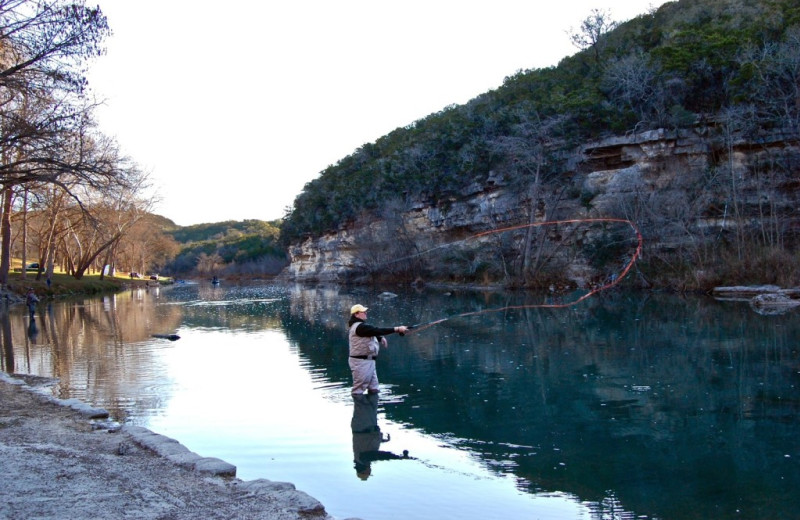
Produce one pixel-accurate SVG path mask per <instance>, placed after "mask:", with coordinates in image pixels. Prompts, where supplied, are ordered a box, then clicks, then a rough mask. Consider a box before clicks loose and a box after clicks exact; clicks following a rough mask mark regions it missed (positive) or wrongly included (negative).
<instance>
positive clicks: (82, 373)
mask: <svg viewBox="0 0 800 520" xmlns="http://www.w3.org/2000/svg"><path fill="white" fill-rule="evenodd" d="M389 290H394V292H396V293H397V297H393V298H382V297H381V296H380V295H381V293H382V292H384V288H381V289H375V290H372V289H363V288H362V289H357V290H345V289H343V288H339V287H314V288H308V287H301V286H291V287H279V286H272V285H249V286H230V287H226V286H225V284H222V285H221V286H219V287H212V286H211V285H210V284H199V285H185V286H174V287H171V288H168V289H150V290H149V291H145V290H137V291H133V292H129V293H122V294H119V295H116V296H115V297H106V298H97V299H87V300H83V301H78V302H63V303H56V304H51V305H49V306H42V307H41V308H40V314H39V315H37V317H36V320H35V327H33V328H32V327H31V326H30V325H31V324H30V322H29V320H28V318H27V316H26V315H25V313H24V312H23V310H24V309H14V310H13V311H12V312H11V314H10V315H5V318H6V319H5V320H4V321H6V325H5V328H4V330H7V333H6V334H4V350H3V352H4V355H3V358H2V359H3V369H4V370H6V371H9V372H22V373H32V374H36V375H42V376H47V377H57V378H58V379H59V383H58V385H56V386H55V387H54V391H55V392H56V394H57V395H58V396H59V397H64V398H66V397H78V398H81V399H84V400H86V401H88V402H90V403H92V404H94V405H97V406H102V407H104V408H106V409H108V410H109V411H111V413H112V415H113V416H114V417H115V418H116V419H117V420H119V421H124V422H129V423H133V424H138V425H142V426H146V427H148V428H150V429H152V430H154V431H156V432H159V433H162V434H164V435H167V436H170V437H173V438H176V439H178V440H179V441H180V442H182V443H183V444H184V445H186V446H187V447H189V449H191V450H193V451H195V452H197V453H199V454H201V455H203V456H214V457H219V458H222V459H224V460H226V461H228V462H231V463H233V464H235V465H236V466H237V468H238V476H239V478H242V479H245V480H250V479H255V478H267V479H270V480H277V481H289V482H293V483H294V484H295V485H296V486H297V487H298V489H301V490H303V491H305V492H307V493H309V494H310V495H312V496H314V497H315V498H317V499H319V500H320V501H321V502H322V503H323V504H324V505H325V506H326V509H327V510H328V512H329V513H330V514H332V515H333V516H335V517H337V518H347V517H350V516H357V517H360V518H364V519H365V520H382V519H395V518H397V519H408V518H414V519H429V518H430V519H434V518H435V519H446V518H453V519H455V518H458V519H492V518H498V519H500V518H502V519H504V520H508V519H517V518H519V519H534V518H552V519H556V518H557V519H606V518H613V519H624V518H638V519H684V518H703V519H707V518H717V519H726V518H748V519H754V518H770V519H777V518H795V517H796V511H797V510H798V506H800V503H798V502H800V499H798V498H797V497H796V495H797V493H796V490H797V489H798V484H800V464H798V462H799V461H800V415H798V411H799V408H800V354H799V345H800V343H799V342H798V338H800V325H798V319H797V318H798V314H797V311H790V312H789V313H787V314H784V315H778V316H763V315H760V314H758V313H756V312H754V311H753V310H752V309H751V308H750V306H749V305H748V304H747V303H746V302H721V301H715V300H712V299H709V298H704V297H678V296H674V295H664V294H643V293H626V292H613V293H602V294H601V295H598V296H596V297H593V298H590V299H588V300H586V301H584V302H582V303H581V304H579V305H577V306H574V307H567V308H562V309H538V308H525V309H508V310H498V309H503V308H506V307H510V306H515V307H518V306H526V305H535V304H538V303H543V302H551V301H552V300H548V299H546V298H545V297H543V296H535V295H520V294H505V293H476V292H453V293H443V292H437V291H408V292H406V291H400V290H397V289H391V288H390V289H389ZM570 297H571V296H570V295H567V296H565V297H564V299H565V300H569V298H570ZM354 303H362V304H364V305H367V306H368V307H370V313H369V319H370V323H373V324H376V325H386V326H391V325H399V324H425V323H429V322H432V321H436V320H439V319H442V318H448V317H449V318H450V319H447V320H445V321H443V322H441V323H438V324H436V325H434V326H431V327H429V328H425V329H423V330H419V331H418V332H414V333H412V334H409V335H407V336H405V337H399V336H397V335H393V336H390V337H389V348H388V349H385V350H382V352H381V356H380V359H379V361H378V373H379V376H380V379H381V383H382V388H381V390H382V391H381V394H380V398H379V399H378V400H377V402H375V403H369V402H361V401H359V402H354V400H353V398H352V397H351V396H350V391H349V383H350V374H349V369H348V366H347V341H346V329H345V320H346V319H347V309H349V307H350V306H351V305H352V304H354ZM483 310H488V311H490V312H481V311H483ZM464 313H472V314H470V315H469V316H466V317H459V315H461V314H464ZM173 333H176V334H178V335H180V337H181V338H180V339H179V340H177V341H168V340H165V339H158V338H154V337H152V334H173ZM352 424H356V425H365V424H366V425H368V426H369V425H375V424H377V426H378V428H379V429H380V433H378V434H377V435H375V434H374V433H373V434H368V433H356V434H354V433H353V428H352V427H351V426H352ZM359 429H361V428H360V427H359ZM387 438H388V440H387ZM381 440H383V441H385V442H381ZM404 452H407V454H408V455H407V456H404V455H403V454H404ZM356 458H359V459H360V460H361V461H362V463H363V462H364V461H365V460H368V459H371V458H374V459H377V460H373V461H372V462H371V463H369V464H368V465H367V466H368V468H365V465H364V464H361V465H359V466H358V467H356V465H355V464H354V459H356Z"/></svg>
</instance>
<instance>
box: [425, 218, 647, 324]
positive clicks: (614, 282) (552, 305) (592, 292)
mask: <svg viewBox="0 0 800 520" xmlns="http://www.w3.org/2000/svg"><path fill="white" fill-rule="evenodd" d="M607 222H615V223H620V224H628V225H629V226H630V227H631V229H632V230H633V232H634V233H635V235H636V240H637V245H636V250H635V251H634V253H633V255H632V256H631V258H630V260H629V261H628V262H627V263H626V264H625V267H623V269H622V271H620V273H619V275H618V276H612V277H610V278H609V279H608V280H607V281H606V282H605V283H603V284H602V285H598V286H596V287H594V288H593V289H591V290H590V291H588V292H587V293H586V294H584V295H583V296H581V297H580V298H577V299H576V300H574V301H571V302H566V303H540V304H528V305H509V306H506V307H498V308H496V309H484V310H480V311H470V312H464V313H461V314H456V315H454V316H448V317H446V318H441V319H438V320H435V321H431V322H428V323H423V324H417V325H412V326H411V327H409V333H410V332H420V331H422V330H425V329H427V328H428V327H432V326H434V325H437V324H439V323H442V322H445V321H447V320H451V319H454V318H464V317H467V316H474V315H477V314H487V313H491V312H501V311H507V310H520V309H534V308H541V309H546V308H549V309H558V308H564V307H571V306H573V305H577V304H579V303H580V302H582V301H584V300H586V299H587V298H590V297H591V296H594V295H595V294H597V293H599V292H601V291H605V290H607V289H610V288H612V287H614V286H615V285H617V284H618V283H620V282H621V281H622V279H623V278H625V276H627V274H628V272H629V271H630V270H631V268H632V267H633V265H634V264H635V263H636V260H637V259H638V258H639V256H641V254H642V242H643V240H642V233H641V232H640V231H639V228H638V227H636V224H634V223H633V222H632V221H630V220H628V219H623V218H581V219H566V220H551V221H546V222H536V223H533V224H520V225H517V226H509V227H505V228H499V229H492V230H489V231H483V232H481V233H478V234H475V235H472V236H470V237H467V238H465V239H464V240H461V241H459V242H464V241H467V240H472V239H476V238H481V237H485V236H488V235H493V234H496V233H505V232H507V231H516V230H519V229H526V228H532V227H541V226H555V225H559V224H584V223H607ZM447 245H450V244H447ZM440 247H444V246H438V247H435V248H433V249H429V250H427V251H423V252H422V253H419V254H424V253H428V252H430V251H433V250H435V249H439V248H440Z"/></svg>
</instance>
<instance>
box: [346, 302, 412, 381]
mask: <svg viewBox="0 0 800 520" xmlns="http://www.w3.org/2000/svg"><path fill="white" fill-rule="evenodd" d="M366 320H367V308H366V307H364V306H363V305H361V304H356V305H353V306H352V307H351V308H350V319H349V320H348V322H347V327H348V329H349V333H348V339H349V342H350V370H351V371H352V372H353V391H352V393H353V395H362V394H363V393H364V391H367V392H368V393H370V394H377V393H378V373H377V371H376V370H375V360H376V359H378V353H379V352H380V349H381V347H384V348H385V347H387V346H388V343H387V342H386V338H385V337H384V336H387V335H389V334H394V333H398V334H405V333H406V331H408V327H406V326H405V325H400V326H397V327H391V328H390V327H373V326H372V325H367V324H366V323H364V322H365V321H366Z"/></svg>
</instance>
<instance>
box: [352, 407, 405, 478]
mask: <svg viewBox="0 0 800 520" xmlns="http://www.w3.org/2000/svg"><path fill="white" fill-rule="evenodd" d="M350 428H351V429H352V430H353V462H355V469H356V475H358V478H360V479H361V480H367V479H368V478H369V476H370V474H371V473H372V468H371V467H370V464H371V463H372V461H374V460H393V459H408V458H410V457H409V456H408V450H403V454H402V455H395V454H394V453H392V452H390V451H381V450H380V447H381V443H382V442H389V441H390V440H391V436H390V435H389V434H386V437H385V438H384V436H383V434H382V433H381V429H380V427H378V394H359V395H354V396H353V420H352V421H350Z"/></svg>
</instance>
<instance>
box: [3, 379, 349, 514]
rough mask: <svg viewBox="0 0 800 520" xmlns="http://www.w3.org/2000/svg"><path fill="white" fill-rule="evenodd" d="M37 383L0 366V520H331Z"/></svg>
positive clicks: (317, 508) (319, 509)
mask: <svg viewBox="0 0 800 520" xmlns="http://www.w3.org/2000/svg"><path fill="white" fill-rule="evenodd" d="M42 382H43V381H42V380H41V379H40V378H36V377H33V376H25V375H14V376H9V375H8V374H5V373H3V372H0V475H2V478H3V484H2V486H0V518H7V519H10V520H16V519H19V520H27V519H30V518H37V519H59V520H63V519H64V518H69V519H70V520H79V519H89V518H91V519H106V518H108V519H124V518H130V519H137V520H147V519H159V520H184V519H185V520H189V519H192V520H195V519H198V518H203V519H247V520H253V519H270V520H298V519H304V520H308V519H312V520H317V519H318V520H333V517H331V516H330V515H328V514H327V512H326V511H325V508H324V507H323V506H322V504H320V503H319V502H318V501H317V500H316V499H314V498H312V497H310V496H309V495H307V494H306V493H304V492H302V491H298V490H296V489H295V487H294V485H292V484H290V483H286V482H273V481H269V480H265V479H260V480H253V481H247V482H245V481H242V480H240V479H237V478H235V477H234V476H232V474H233V473H235V467H234V466H232V465H230V464H228V463H226V462H224V461H221V460H219V459H214V458H205V457H201V456H199V455H197V454H195V453H192V452H190V451H189V450H188V449H186V448H185V447H184V446H182V445H181V444H179V443H178V442H176V441H175V440H173V439H169V438H168V437H164V436H162V435H158V434H155V433H153V432H151V431H149V430H147V429H144V428H139V427H128V426H123V427H120V425H118V424H116V423H114V422H113V421H108V420H107V419H106V420H103V419H102V416H103V415H104V414H105V411H104V410H101V409H95V408H91V407H89V406H86V405H85V404H84V403H80V402H78V401H74V400H68V401H64V400H58V399H54V398H53V397H51V396H48V395H47V394H46V392H43V391H42V390H41V384H42ZM98 416H99V417H98ZM92 417H95V418H92Z"/></svg>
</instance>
